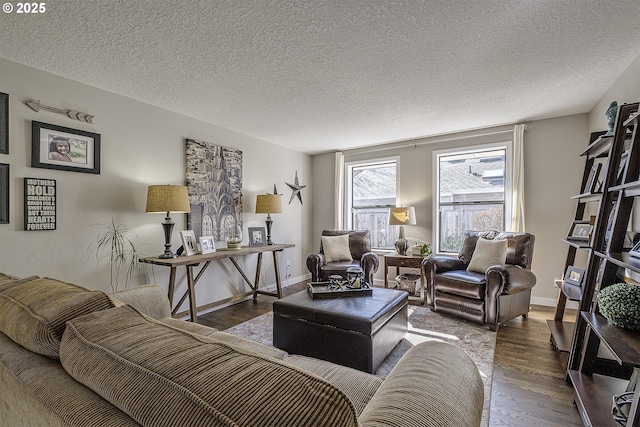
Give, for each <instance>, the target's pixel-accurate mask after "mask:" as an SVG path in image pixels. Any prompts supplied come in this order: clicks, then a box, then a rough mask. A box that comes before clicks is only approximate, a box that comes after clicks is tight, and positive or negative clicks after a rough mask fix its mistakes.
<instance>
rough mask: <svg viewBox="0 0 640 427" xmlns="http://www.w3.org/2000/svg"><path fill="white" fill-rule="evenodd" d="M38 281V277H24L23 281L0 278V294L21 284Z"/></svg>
mask: <svg viewBox="0 0 640 427" xmlns="http://www.w3.org/2000/svg"><path fill="white" fill-rule="evenodd" d="M35 279H39V277H38V276H31V277H25V278H24V279H10V278H7V279H4V278H2V277H0V292H4V291H6V290H7V289H11V288H13V287H14V286H18V285H22V284H23V283H27V282H30V281H32V280H35Z"/></svg>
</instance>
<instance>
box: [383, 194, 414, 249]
mask: <svg viewBox="0 0 640 427" xmlns="http://www.w3.org/2000/svg"><path fill="white" fill-rule="evenodd" d="M389 225H399V226H400V234H399V235H398V240H396V243H395V247H396V252H398V255H406V254H407V249H409V241H408V240H407V239H405V238H404V226H405V225H416V209H415V208H414V207H404V206H402V207H399V208H390V209H389Z"/></svg>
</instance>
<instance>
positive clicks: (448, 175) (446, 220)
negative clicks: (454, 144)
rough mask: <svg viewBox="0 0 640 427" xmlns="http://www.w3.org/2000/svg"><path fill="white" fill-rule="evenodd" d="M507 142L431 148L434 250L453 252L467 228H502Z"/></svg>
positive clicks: (507, 192)
mask: <svg viewBox="0 0 640 427" xmlns="http://www.w3.org/2000/svg"><path fill="white" fill-rule="evenodd" d="M511 147H512V143H511V141H509V142H504V143H499V144H491V145H482V146H473V147H466V148H458V149H452V150H439V151H434V153H433V173H434V180H433V182H434V183H435V184H434V185H435V189H434V194H435V196H436V197H435V198H434V220H435V221H434V225H435V230H434V233H433V235H434V239H435V243H436V252H441V253H442V252H444V253H446V252H458V251H459V250H460V248H461V246H462V241H463V240H464V233H465V231H467V230H507V229H509V227H510V222H511V204H512V202H511V198H512V196H511V187H512V186H511V181H512V178H511V175H512V173H511V168H512V165H511V163H512V161H511V158H512V157H511V150H512V148H511Z"/></svg>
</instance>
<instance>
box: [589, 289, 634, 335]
mask: <svg viewBox="0 0 640 427" xmlns="http://www.w3.org/2000/svg"><path fill="white" fill-rule="evenodd" d="M598 308H599V309H600V313H601V314H602V315H603V316H604V317H606V318H607V319H609V320H611V321H612V322H613V324H614V325H616V326H619V327H621V328H625V329H634V330H640V286H639V285H636V284H632V283H615V284H613V285H611V286H607V287H606V288H604V289H602V290H601V291H600V292H599V293H598Z"/></svg>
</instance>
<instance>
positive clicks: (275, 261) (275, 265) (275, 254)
mask: <svg viewBox="0 0 640 427" xmlns="http://www.w3.org/2000/svg"><path fill="white" fill-rule="evenodd" d="M272 253H273V268H274V269H275V270H276V271H275V273H276V290H277V292H278V299H280V298H282V285H281V284H280V267H279V266H278V252H277V251H273V252H272ZM260 255H262V254H260Z"/></svg>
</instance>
